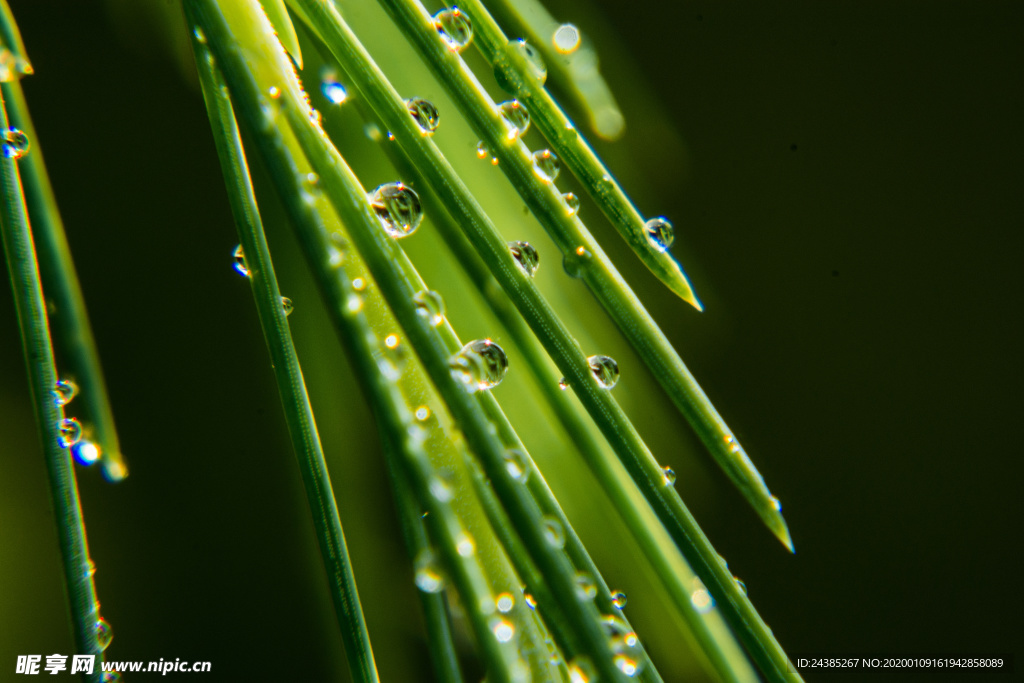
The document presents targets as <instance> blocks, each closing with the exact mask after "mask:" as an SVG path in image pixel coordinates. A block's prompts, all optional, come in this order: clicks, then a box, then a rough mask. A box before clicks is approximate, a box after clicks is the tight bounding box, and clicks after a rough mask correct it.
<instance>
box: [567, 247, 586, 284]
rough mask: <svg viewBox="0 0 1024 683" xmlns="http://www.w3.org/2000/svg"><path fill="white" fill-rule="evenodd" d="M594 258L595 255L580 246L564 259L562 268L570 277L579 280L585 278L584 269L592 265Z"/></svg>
mask: <svg viewBox="0 0 1024 683" xmlns="http://www.w3.org/2000/svg"><path fill="white" fill-rule="evenodd" d="M593 258H594V256H593V254H591V253H590V252H589V251H587V248H586V247H584V246H582V245H580V246H578V247H576V249H574V250H573V251H570V252H569V253H567V254H566V255H565V256H563V257H562V268H564V269H565V273H566V275H568V276H569V277H573V278H579V277H582V276H583V271H584V269H585V268H586V267H587V266H589V265H590V262H591V260H592V259H593Z"/></svg>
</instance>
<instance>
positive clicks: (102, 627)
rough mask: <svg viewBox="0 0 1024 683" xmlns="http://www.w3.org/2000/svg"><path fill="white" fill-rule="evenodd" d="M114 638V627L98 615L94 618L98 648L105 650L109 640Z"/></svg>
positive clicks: (108, 645)
mask: <svg viewBox="0 0 1024 683" xmlns="http://www.w3.org/2000/svg"><path fill="white" fill-rule="evenodd" d="M113 639H114V629H113V628H111V626H110V623H109V622H107V620H106V619H104V618H103V617H100V618H99V619H97V620H96V640H97V641H99V644H100V649H101V650H106V649H107V648H108V647H110V641H112V640H113Z"/></svg>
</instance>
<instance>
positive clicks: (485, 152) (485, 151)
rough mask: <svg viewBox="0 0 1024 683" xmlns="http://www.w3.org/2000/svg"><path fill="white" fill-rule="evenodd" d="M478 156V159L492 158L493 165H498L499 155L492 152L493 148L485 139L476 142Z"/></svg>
mask: <svg viewBox="0 0 1024 683" xmlns="http://www.w3.org/2000/svg"><path fill="white" fill-rule="evenodd" d="M476 157H477V159H488V158H489V159H490V160H491V165H492V166H497V165H498V157H496V156H494V155H493V154H491V149H490V148H489V147H488V146H487V145H486V143H484V141H483V140H481V141H480V142H478V143H476Z"/></svg>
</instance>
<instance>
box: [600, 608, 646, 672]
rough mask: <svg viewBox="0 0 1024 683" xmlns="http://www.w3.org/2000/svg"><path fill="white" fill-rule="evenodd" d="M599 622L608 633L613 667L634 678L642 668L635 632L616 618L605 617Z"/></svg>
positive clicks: (641, 654)
mask: <svg viewBox="0 0 1024 683" xmlns="http://www.w3.org/2000/svg"><path fill="white" fill-rule="evenodd" d="M601 621H602V624H603V625H604V627H605V630H606V631H607V632H608V647H609V648H610V649H611V651H612V661H613V662H614V663H615V666H616V667H618V669H619V671H621V672H622V673H624V674H626V675H627V676H629V677H633V676H636V675H637V674H638V673H640V670H641V669H642V668H643V650H642V648H641V646H640V639H639V638H637V635H636V632H634V631H633V629H632V628H630V626H629V624H627V623H626V622H625V621H624V620H623V619H622V618H620V617H618V616H614V615H606V616H604V617H602V619H601Z"/></svg>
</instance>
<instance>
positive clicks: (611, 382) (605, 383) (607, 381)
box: [587, 356, 619, 389]
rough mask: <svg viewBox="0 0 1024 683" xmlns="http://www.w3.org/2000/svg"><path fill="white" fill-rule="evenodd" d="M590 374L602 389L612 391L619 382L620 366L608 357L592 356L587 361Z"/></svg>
mask: <svg viewBox="0 0 1024 683" xmlns="http://www.w3.org/2000/svg"><path fill="white" fill-rule="evenodd" d="M587 363H589V364H590V372H591V374H592V375H593V376H594V379H596V380H597V383H598V385H599V386H600V387H601V388H602V389H611V388H612V387H614V386H615V385H616V384H617V383H618V381H619V364H618V363H616V362H615V359H614V358H609V357H608V356H591V357H590V358H588V359H587Z"/></svg>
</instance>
